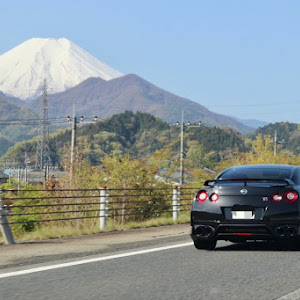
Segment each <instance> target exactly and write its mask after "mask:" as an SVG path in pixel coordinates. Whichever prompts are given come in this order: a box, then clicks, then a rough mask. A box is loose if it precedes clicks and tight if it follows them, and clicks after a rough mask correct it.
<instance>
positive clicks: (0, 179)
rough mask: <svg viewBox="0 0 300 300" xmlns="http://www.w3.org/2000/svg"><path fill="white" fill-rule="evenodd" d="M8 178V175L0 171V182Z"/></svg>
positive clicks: (4, 181)
mask: <svg viewBox="0 0 300 300" xmlns="http://www.w3.org/2000/svg"><path fill="white" fill-rule="evenodd" d="M8 179H9V176H8V175H7V174H5V173H3V172H2V171H0V184H2V183H6V182H7V180H8Z"/></svg>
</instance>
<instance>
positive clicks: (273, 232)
mask: <svg viewBox="0 0 300 300" xmlns="http://www.w3.org/2000/svg"><path fill="white" fill-rule="evenodd" d="M299 194H300V167H298V166H291V165H245V166H237V167H230V168H228V169H225V170H224V171H223V172H221V173H220V174H219V175H218V176H217V177H216V179H213V180H207V181H206V182H205V184H204V187H203V188H201V189H200V190H199V191H198V192H197V193H196V194H195V198H194V201H193V204H192V210H191V237H192V239H193V241H194V245H195V247H196V248H197V249H214V248H215V246H216V243H217V240H227V241H231V242H246V241H248V240H274V241H289V240H295V241H296V240H297V239H299V237H300V227H299V226H300V202H299Z"/></svg>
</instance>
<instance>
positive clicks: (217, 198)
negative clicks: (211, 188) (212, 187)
mask: <svg viewBox="0 0 300 300" xmlns="http://www.w3.org/2000/svg"><path fill="white" fill-rule="evenodd" d="M209 200H210V201H211V202H217V201H218V200H219V194H216V193H213V194H211V195H210V197H209Z"/></svg>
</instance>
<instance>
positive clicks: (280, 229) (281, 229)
mask: <svg viewBox="0 0 300 300" xmlns="http://www.w3.org/2000/svg"><path fill="white" fill-rule="evenodd" d="M275 232H276V234H277V235H279V236H280V237H284V236H285V234H286V228H285V226H277V227H276V228H275Z"/></svg>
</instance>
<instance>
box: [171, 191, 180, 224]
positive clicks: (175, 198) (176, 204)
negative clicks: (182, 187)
mask: <svg viewBox="0 0 300 300" xmlns="http://www.w3.org/2000/svg"><path fill="white" fill-rule="evenodd" d="M172 207H173V221H176V220H177V219H178V214H179V213H178V212H179V187H178V186H174V187H173V198H172Z"/></svg>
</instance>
